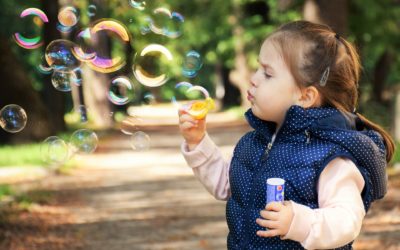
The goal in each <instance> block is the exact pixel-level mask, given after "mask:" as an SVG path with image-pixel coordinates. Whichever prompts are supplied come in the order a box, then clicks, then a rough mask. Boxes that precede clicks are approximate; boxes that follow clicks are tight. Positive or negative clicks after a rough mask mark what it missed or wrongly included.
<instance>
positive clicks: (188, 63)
mask: <svg viewBox="0 0 400 250" xmlns="http://www.w3.org/2000/svg"><path fill="white" fill-rule="evenodd" d="M202 65H203V63H202V61H201V56H200V54H199V53H198V52H197V51H194V50H191V51H189V52H188V53H186V56H185V59H184V61H183V67H182V74H183V75H184V76H186V77H189V78H192V77H195V76H196V75H197V72H198V70H199V69H200V68H201V67H202Z"/></svg>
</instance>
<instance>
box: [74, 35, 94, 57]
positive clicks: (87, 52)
mask: <svg viewBox="0 0 400 250" xmlns="http://www.w3.org/2000/svg"><path fill="white" fill-rule="evenodd" d="M72 53H73V54H74V56H75V57H76V58H78V59H79V60H80V61H82V62H87V61H92V60H94V59H95V58H96V51H95V49H94V47H93V40H92V34H91V31H90V29H89V28H86V29H83V30H81V31H79V32H78V34H77V36H76V41H75V44H74V47H73V49H72Z"/></svg>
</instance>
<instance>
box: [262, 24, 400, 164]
mask: <svg viewBox="0 0 400 250" xmlns="http://www.w3.org/2000/svg"><path fill="white" fill-rule="evenodd" d="M267 40H268V41H271V42H272V43H273V44H274V45H275V46H276V47H277V48H278V49H279V50H280V52H281V54H282V56H283V59H284V61H285V63H286V64H287V66H288V68H289V70H290V72H291V73H292V75H293V77H294V79H295V81H296V83H297V84H298V85H299V87H300V88H303V87H308V86H311V85H312V86H314V87H315V88H317V90H318V91H319V93H320V95H321V97H322V100H321V101H322V106H329V107H335V108H337V109H338V110H340V111H341V112H343V113H344V114H346V113H348V112H354V111H355V109H356V106H357V102H358V81H359V77H360V70H361V65H360V59H359V56H358V53H357V51H356V49H355V47H354V46H353V45H352V44H351V43H349V42H348V41H346V40H345V39H344V38H342V37H339V36H338V35H337V34H335V33H334V32H333V31H332V30H331V29H330V28H329V27H328V26H326V25H321V24H316V23H311V22H308V21H296V22H291V23H288V24H285V25H283V26H281V27H280V28H279V29H278V30H276V31H275V32H274V33H272V34H271V35H270V36H269V37H268V38H267ZM327 69H329V70H328V72H327ZM323 76H327V78H326V79H324V80H326V82H325V81H324V80H323V79H321V78H322V77H323ZM321 81H323V82H321ZM356 115H357V116H358V117H359V118H360V119H361V121H362V122H363V123H364V125H365V126H366V127H368V128H370V129H373V130H375V131H377V132H378V133H379V134H380V135H381V136H382V137H383V140H384V143H385V146H386V161H387V162H389V161H390V160H391V158H392V156H393V153H394V150H395V145H394V142H393V139H392V138H391V137H390V135H389V134H388V132H386V131H385V130H384V129H383V128H382V127H381V126H379V125H377V124H375V123H373V122H371V121H369V120H368V119H367V118H365V117H364V116H362V115H361V114H360V113H356Z"/></svg>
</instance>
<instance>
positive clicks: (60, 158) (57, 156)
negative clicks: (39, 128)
mask: <svg viewBox="0 0 400 250" xmlns="http://www.w3.org/2000/svg"><path fill="white" fill-rule="evenodd" d="M40 155H41V157H42V160H43V161H44V162H46V163H50V164H52V163H59V164H60V163H64V162H65V161H67V160H68V158H69V156H70V155H69V148H68V144H67V143H65V141H64V140H63V139H61V138H59V137H57V136H50V137H48V138H46V139H45V140H44V141H43V142H42V143H41V145H40Z"/></svg>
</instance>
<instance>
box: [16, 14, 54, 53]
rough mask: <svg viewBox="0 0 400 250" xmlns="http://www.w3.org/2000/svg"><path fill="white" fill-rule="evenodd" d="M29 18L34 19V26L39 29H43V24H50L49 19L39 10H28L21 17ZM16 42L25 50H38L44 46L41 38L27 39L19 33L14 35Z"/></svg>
mask: <svg viewBox="0 0 400 250" xmlns="http://www.w3.org/2000/svg"><path fill="white" fill-rule="evenodd" d="M27 16H32V17H33V24H35V25H36V26H37V27H41V26H42V25H43V23H48V22H49V19H48V18H47V16H46V14H45V13H44V12H43V11H42V10H40V9H37V8H28V9H25V10H23V11H22V12H21V14H20V17H21V18H25V17H27ZM13 37H14V39H15V42H16V43H17V44H18V45H19V46H20V47H22V48H25V49H36V48H39V47H40V46H42V45H43V41H42V38H41V37H40V36H35V37H26V36H24V35H22V34H21V33H19V32H17V33H15V34H14V36H13Z"/></svg>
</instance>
